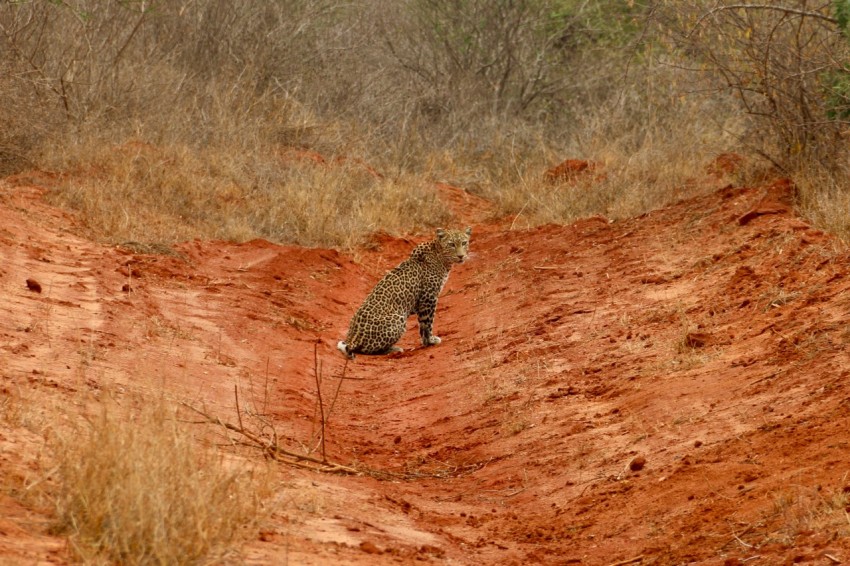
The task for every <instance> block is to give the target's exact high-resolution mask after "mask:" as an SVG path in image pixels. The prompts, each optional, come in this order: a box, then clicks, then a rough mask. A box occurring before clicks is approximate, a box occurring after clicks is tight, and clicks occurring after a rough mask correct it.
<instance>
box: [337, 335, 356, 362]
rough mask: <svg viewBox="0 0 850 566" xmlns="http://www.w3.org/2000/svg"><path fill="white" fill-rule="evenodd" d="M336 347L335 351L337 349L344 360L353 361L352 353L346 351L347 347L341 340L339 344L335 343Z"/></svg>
mask: <svg viewBox="0 0 850 566" xmlns="http://www.w3.org/2000/svg"><path fill="white" fill-rule="evenodd" d="M336 347H337V349H338V350H339V351H340V352H342V354H343V355H344V356H345V357H346V358H348V359H349V360H353V359H354V352H349V351H348V345H347V344H346V343H345V342H343V341H342V340H340V341H339V342H337V344H336Z"/></svg>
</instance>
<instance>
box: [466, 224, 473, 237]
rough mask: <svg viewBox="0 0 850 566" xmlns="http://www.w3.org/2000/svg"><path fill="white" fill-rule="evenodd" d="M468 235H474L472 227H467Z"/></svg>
mask: <svg viewBox="0 0 850 566" xmlns="http://www.w3.org/2000/svg"><path fill="white" fill-rule="evenodd" d="M466 235H467V236H471V235H472V226H467V227H466Z"/></svg>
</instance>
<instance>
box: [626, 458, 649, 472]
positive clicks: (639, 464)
mask: <svg viewBox="0 0 850 566" xmlns="http://www.w3.org/2000/svg"><path fill="white" fill-rule="evenodd" d="M644 466H646V458H644V457H643V456H635V457H634V458H632V461H631V462H629V469H630V470H631V471H633V472H639V471H641V470H642V469H643V467H644Z"/></svg>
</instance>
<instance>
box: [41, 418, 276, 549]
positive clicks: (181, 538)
mask: <svg viewBox="0 0 850 566" xmlns="http://www.w3.org/2000/svg"><path fill="white" fill-rule="evenodd" d="M184 426H185V425H184ZM53 446H54V447H55V454H56V462H57V470H58V471H57V474H56V475H57V478H58V482H57V483H58V488H57V490H58V493H57V515H58V518H59V524H58V526H57V530H58V531H59V532H61V533H64V534H67V535H68V537H69V540H70V541H71V545H72V548H73V549H74V551H75V553H76V554H77V555H78V556H79V558H81V559H82V560H83V561H85V562H95V561H98V560H102V559H106V560H108V561H109V562H112V563H119V564H195V563H198V562H200V561H203V560H210V559H213V558H216V557H218V558H220V557H222V556H223V555H224V554H225V553H227V552H229V551H231V546H233V545H234V544H236V543H238V541H239V540H241V539H243V538H244V537H245V535H246V534H248V533H249V532H250V530H249V529H250V527H251V525H255V524H256V522H257V521H258V518H259V517H261V516H262V515H263V500H264V499H265V498H267V497H268V496H269V490H268V488H267V484H266V483H265V479H264V477H263V472H262V471H260V472H257V470H250V469H246V468H244V467H241V466H240V465H238V464H236V463H233V462H225V461H224V460H223V459H222V457H221V455H219V454H214V453H212V452H210V451H207V450H205V449H203V448H201V447H200V446H199V445H198V443H197V442H196V440H195V439H193V438H192V437H191V435H189V434H188V433H187V431H186V430H185V429H184V428H183V427H182V426H181V425H179V424H178V422H177V420H176V414H175V411H174V410H173V409H171V408H168V407H167V406H166V405H165V404H164V403H154V404H153V405H152V406H149V407H146V408H144V409H142V410H140V411H139V412H137V413H135V414H132V415H125V414H120V413H119V411H117V410H107V409H103V411H102V412H101V413H100V414H99V415H96V416H94V417H93V418H91V419H90V420H89V421H88V422H87V423H86V424H85V425H84V426H82V427H79V428H73V429H71V430H69V431H67V432H59V433H57V434H56V436H55V438H54V439H53Z"/></svg>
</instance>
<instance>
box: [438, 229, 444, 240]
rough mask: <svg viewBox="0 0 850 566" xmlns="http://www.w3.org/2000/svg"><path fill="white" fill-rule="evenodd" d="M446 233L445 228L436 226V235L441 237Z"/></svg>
mask: <svg viewBox="0 0 850 566" xmlns="http://www.w3.org/2000/svg"><path fill="white" fill-rule="evenodd" d="M445 235H446V230H445V229H444V228H437V237H438V238H442V237H443V236H445Z"/></svg>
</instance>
